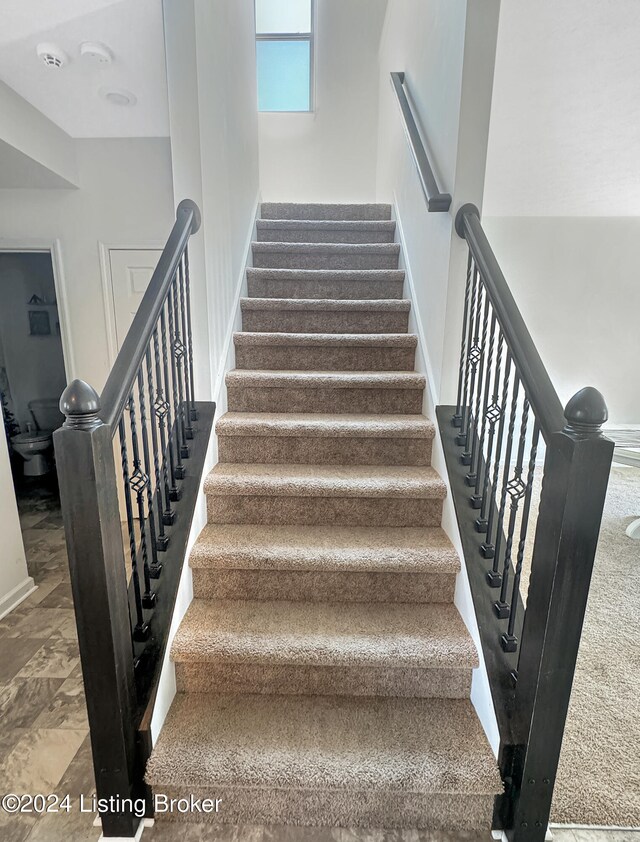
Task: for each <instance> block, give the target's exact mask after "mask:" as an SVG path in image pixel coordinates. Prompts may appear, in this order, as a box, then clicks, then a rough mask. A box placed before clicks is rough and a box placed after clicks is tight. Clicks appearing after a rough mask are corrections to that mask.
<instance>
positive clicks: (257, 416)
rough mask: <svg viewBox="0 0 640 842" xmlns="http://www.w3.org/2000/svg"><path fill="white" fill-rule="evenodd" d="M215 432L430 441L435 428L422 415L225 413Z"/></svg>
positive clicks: (221, 434) (219, 434) (226, 434)
mask: <svg viewBox="0 0 640 842" xmlns="http://www.w3.org/2000/svg"><path fill="white" fill-rule="evenodd" d="M216 433H217V435H218V436H309V437H320V438H322V437H324V438H330V437H346V438H394V437H401V438H415V439H433V437H434V436H435V426H434V424H432V423H431V422H430V421H429V420H428V419H427V418H426V416H424V415H373V414H372V415H365V414H355V413H354V414H353V415H341V414H338V413H314V412H307V413H303V412H227V413H225V414H224V415H223V416H222V417H221V418H220V419H219V420H218V422H217V423H216Z"/></svg>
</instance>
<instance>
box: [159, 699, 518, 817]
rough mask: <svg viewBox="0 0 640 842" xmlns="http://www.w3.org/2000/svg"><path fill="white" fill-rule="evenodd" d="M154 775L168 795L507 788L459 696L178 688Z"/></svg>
mask: <svg viewBox="0 0 640 842" xmlns="http://www.w3.org/2000/svg"><path fill="white" fill-rule="evenodd" d="M146 780H147V782H148V783H149V784H151V785H152V786H153V787H155V788H156V790H157V791H160V792H163V791H165V789H175V788H176V787H181V788H187V789H188V788H190V787H192V788H193V789H195V790H201V789H204V788H213V789H215V788H216V787H218V786H219V787H239V788H243V789H244V788H258V789H292V790H319V791H333V793H334V797H336V798H337V797H339V795H340V793H341V792H342V793H345V794H347V795H348V793H353V794H355V793H358V792H362V791H372V790H373V791H375V792H378V793H380V794H385V793H389V792H398V793H418V794H421V795H424V796H429V795H430V794H432V793H433V794H435V793H445V794H455V793H460V794H463V795H470V794H487V795H492V794H497V793H499V792H501V791H502V784H501V781H500V778H499V775H498V771H497V768H496V763H495V759H494V757H493V753H492V751H491V748H490V747H489V744H488V742H487V739H486V737H485V735H484V732H483V731H482V729H481V727H480V723H479V722H478V719H477V717H476V715H475V712H474V710H473V707H472V706H471V703H470V702H469V701H467V700H452V699H400V698H350V697H347V696H286V695H285V696H269V695H267V696H264V695H250V694H247V695H237V696H227V695H219V696H216V695H209V694H194V693H190V694H187V695H183V694H179V695H178V696H176V698H175V699H174V702H173V704H172V706H171V709H170V711H169V714H168V716H167V719H166V721H165V724H164V727H163V729H162V732H161V734H160V737H159V739H158V741H157V743H156V745H155V747H154V750H153V754H152V756H151V759H150V760H149V763H148V764H147V772H146ZM350 797H351V798H352V797H353V796H350ZM319 818H320V817H319ZM319 823H321V821H320V822H319Z"/></svg>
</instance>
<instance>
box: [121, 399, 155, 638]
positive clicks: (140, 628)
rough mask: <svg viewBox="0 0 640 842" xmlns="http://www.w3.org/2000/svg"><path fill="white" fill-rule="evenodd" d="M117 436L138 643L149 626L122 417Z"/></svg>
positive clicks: (147, 634)
mask: <svg viewBox="0 0 640 842" xmlns="http://www.w3.org/2000/svg"><path fill="white" fill-rule="evenodd" d="M118 434H119V436H120V462H121V464H122V482H123V488H124V502H125V507H126V510H127V530H128V532H129V555H130V557H131V579H132V581H133V595H134V601H135V607H136V624H135V626H134V627H133V631H132V637H133V640H135V641H136V642H138V643H141V642H142V641H144V640H147V639H148V637H149V625H148V623H145V621H144V612H143V610H142V595H141V593H140V577H139V575H138V554H137V549H136V533H135V529H134V524H133V507H132V505H131V491H130V487H129V457H128V454H127V431H126V428H125V423H124V415H123V416H122V417H121V418H120V421H119V422H118Z"/></svg>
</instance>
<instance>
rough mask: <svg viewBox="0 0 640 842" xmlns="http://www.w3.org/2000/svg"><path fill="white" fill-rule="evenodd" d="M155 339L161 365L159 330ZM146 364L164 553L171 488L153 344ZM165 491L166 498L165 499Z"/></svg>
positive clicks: (159, 546) (160, 545)
mask: <svg viewBox="0 0 640 842" xmlns="http://www.w3.org/2000/svg"><path fill="white" fill-rule="evenodd" d="M153 338H154V341H155V349H156V364H159V362H160V359H159V356H158V330H157V328H156V330H154V332H153ZM145 362H146V364H147V383H148V385H149V411H150V412H151V448H152V450H153V470H154V473H155V477H156V490H155V497H156V508H157V510H158V534H157V535H156V547H157V549H158V552H160V553H162V552H164V551H165V550H166V549H167V547H168V546H169V536H168V535H167V534H166V532H165V526H167V524H166V522H165V518H164V514H165V502H166V505H167V506H170V503H169V487H168V483H167V475H166V462H165V460H164V419H163V420H162V421H161V420H160V419H159V417H158V409H160V410H161V411H162V409H163V406H162V404H163V403H164V402H163V399H162V394H161V392H159V391H158V387H157V384H156V383H154V380H153V363H152V361H151V343H149V346H148V348H147V352H146V354H145ZM158 427H160V431H161V437H162V438H161V442H160V444H161V446H162V455H163V465H164V473H163V471H162V468H161V467H160V457H159V455H158ZM163 491H164V495H166V497H164V498H163Z"/></svg>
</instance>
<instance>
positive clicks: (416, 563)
mask: <svg viewBox="0 0 640 842" xmlns="http://www.w3.org/2000/svg"><path fill="white" fill-rule="evenodd" d="M189 564H190V565H191V567H193V568H203V569H210V570H216V569H218V570H220V569H231V570H294V571H319V572H323V571H324V572H336V571H339V572H340V571H342V572H346V571H355V572H358V571H360V572H376V573H384V572H391V573H426V572H435V573H440V572H441V573H457V572H458V570H459V569H460V559H459V558H458V555H457V553H456V551H455V549H454V548H453V545H452V544H451V542H450V541H449V539H448V537H447V535H446V534H445V532H444V531H443V530H442V529H441V528H440V527H422V528H414V529H410V528H406V527H405V528H393V527H381V526H371V527H348V528H345V527H338V526H262V525H259V526H256V525H254V524H240V525H238V524H212V523H210V524H207V526H205V528H204V529H203V530H202V532H201V533H200V535H199V537H198V539H197V541H196V543H195V544H194V546H193V549H192V551H191V556H190V559H189Z"/></svg>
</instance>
